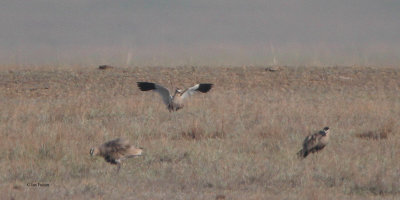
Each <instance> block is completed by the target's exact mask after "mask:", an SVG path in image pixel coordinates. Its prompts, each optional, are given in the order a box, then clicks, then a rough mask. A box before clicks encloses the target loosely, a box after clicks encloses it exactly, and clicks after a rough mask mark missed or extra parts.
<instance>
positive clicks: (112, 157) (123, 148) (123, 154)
mask: <svg viewBox="0 0 400 200" xmlns="http://www.w3.org/2000/svg"><path fill="white" fill-rule="evenodd" d="M142 152H143V149H142V148H135V147H134V146H132V145H130V144H129V141H128V140H125V139H123V138H117V139H114V140H111V141H108V142H106V143H104V144H102V145H100V146H99V147H94V148H91V149H90V155H91V156H101V157H103V158H104V160H106V161H107V162H109V163H111V164H114V165H117V166H118V168H117V172H119V170H120V168H121V162H122V161H123V160H125V159H127V158H131V157H134V156H141V155H142Z"/></svg>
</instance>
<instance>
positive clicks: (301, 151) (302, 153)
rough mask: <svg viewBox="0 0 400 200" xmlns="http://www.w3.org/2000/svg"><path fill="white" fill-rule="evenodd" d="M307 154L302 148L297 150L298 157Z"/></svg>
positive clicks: (303, 156)
mask: <svg viewBox="0 0 400 200" xmlns="http://www.w3.org/2000/svg"><path fill="white" fill-rule="evenodd" d="M307 155H308V152H307V151H305V150H304V149H300V151H299V152H297V156H298V157H299V158H305V157H307Z"/></svg>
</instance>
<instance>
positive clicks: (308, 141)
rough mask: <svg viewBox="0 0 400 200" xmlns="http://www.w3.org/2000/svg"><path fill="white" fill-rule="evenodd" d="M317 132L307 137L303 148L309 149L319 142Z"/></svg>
mask: <svg viewBox="0 0 400 200" xmlns="http://www.w3.org/2000/svg"><path fill="white" fill-rule="evenodd" d="M317 142H318V141H317V134H312V135H309V136H307V137H306V139H304V142H303V149H304V150H307V151H309V150H310V149H312V148H313V147H315V145H316V144H317Z"/></svg>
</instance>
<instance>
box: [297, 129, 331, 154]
mask: <svg viewBox="0 0 400 200" xmlns="http://www.w3.org/2000/svg"><path fill="white" fill-rule="evenodd" d="M329 135H330V131H329V127H325V128H323V129H322V130H320V131H318V132H316V133H313V134H310V135H308V136H307V137H306V138H305V139H304V141H303V148H302V149H301V150H300V151H299V152H297V155H298V156H299V158H305V157H307V156H308V155H309V154H310V153H315V152H318V151H321V150H322V149H324V148H325V146H326V145H327V144H328V143H329Z"/></svg>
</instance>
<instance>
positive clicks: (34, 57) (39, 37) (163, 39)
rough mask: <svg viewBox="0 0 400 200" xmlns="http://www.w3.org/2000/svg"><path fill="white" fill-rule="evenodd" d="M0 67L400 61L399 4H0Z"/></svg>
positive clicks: (385, 0) (231, 0)
mask: <svg viewBox="0 0 400 200" xmlns="http://www.w3.org/2000/svg"><path fill="white" fill-rule="evenodd" d="M0 29H1V30H0V64H63V65H69V64H90V65H92V64H93V65H97V64H107V63H110V64H116V65H184V64H188V65H243V64H248V65H267V64H282V65H304V64H309V65H352V64H368V65H397V66H398V65H400V1H399V0H265V1H261V0H253V1H252V0H249V1H243V0H138V1H135V0H113V1H110V0H107V1H106V0H0Z"/></svg>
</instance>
